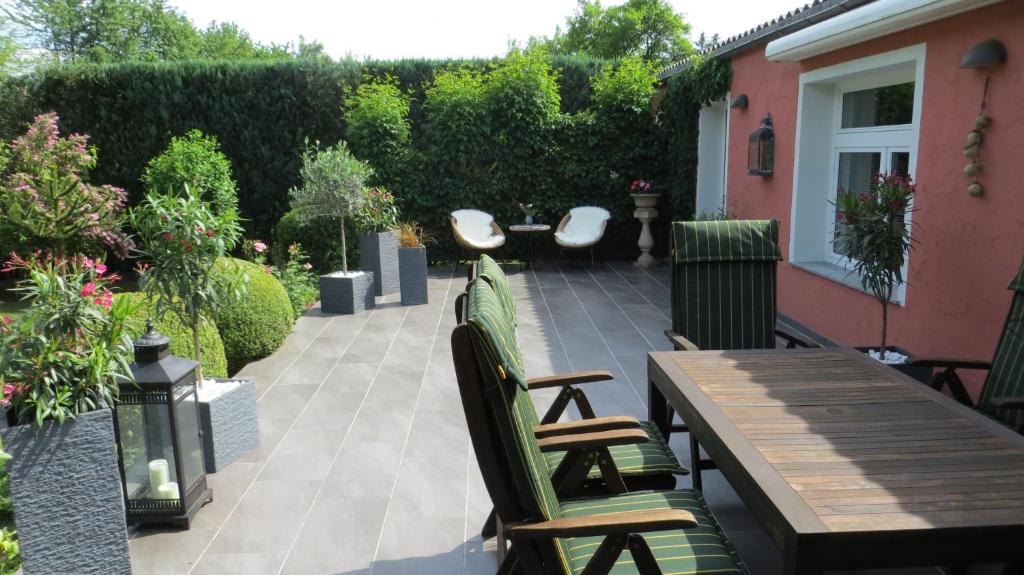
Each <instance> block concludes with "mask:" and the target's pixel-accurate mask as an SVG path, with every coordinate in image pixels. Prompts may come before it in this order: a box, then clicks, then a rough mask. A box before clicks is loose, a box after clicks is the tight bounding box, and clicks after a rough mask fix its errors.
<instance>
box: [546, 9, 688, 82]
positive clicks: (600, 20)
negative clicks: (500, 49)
mask: <svg viewBox="0 0 1024 575" xmlns="http://www.w3.org/2000/svg"><path fill="white" fill-rule="evenodd" d="M565 24H566V30H565V32H564V33H563V32H561V30H559V31H557V32H556V33H555V37H554V38H553V39H551V40H550V41H548V42H547V44H548V45H549V47H550V49H552V50H553V51H557V52H564V53H568V54H589V55H591V56H596V57H599V58H607V59H615V58H624V57H628V56H633V57H639V58H642V59H643V60H644V61H646V62H649V63H651V64H654V65H658V66H664V65H666V64H669V63H671V62H673V61H677V60H680V59H681V58H683V57H684V56H685V55H686V54H688V53H690V52H691V51H692V50H693V47H692V46H691V45H690V42H689V40H687V39H686V35H687V34H688V33H689V32H690V25H689V24H687V23H686V22H684V21H683V17H682V15H680V14H678V13H676V12H675V10H674V9H673V8H672V4H671V2H669V1H668V0H627V1H626V2H625V3H623V4H620V5H618V6H609V7H607V8H604V7H602V6H601V2H600V1H599V0H579V6H578V8H577V11H576V13H575V14H574V15H573V16H571V17H569V18H568V19H567V20H566V23H565Z"/></svg>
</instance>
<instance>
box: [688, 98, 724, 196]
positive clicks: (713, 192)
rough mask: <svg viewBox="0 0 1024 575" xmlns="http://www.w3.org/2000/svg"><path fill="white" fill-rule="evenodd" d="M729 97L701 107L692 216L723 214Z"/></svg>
mask: <svg viewBox="0 0 1024 575" xmlns="http://www.w3.org/2000/svg"><path fill="white" fill-rule="evenodd" d="M731 101H732V100H731V99H730V98H729V94H728V93H726V95H725V98H724V99H722V100H718V101H716V102H712V103H710V104H708V105H707V106H703V107H701V110H700V116H699V119H698V130H699V133H700V137H699V138H698V140H697V195H696V201H695V202H694V204H695V205H694V216H699V215H701V214H702V213H704V212H715V211H719V210H720V211H722V212H723V213H725V212H726V211H727V210H728V207H727V203H726V201H727V195H728V190H729V111H730V109H729V102H731Z"/></svg>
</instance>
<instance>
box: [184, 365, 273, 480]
mask: <svg viewBox="0 0 1024 575" xmlns="http://www.w3.org/2000/svg"><path fill="white" fill-rule="evenodd" d="M199 425H200V429H202V431H203V460H204V461H203V463H204V466H205V467H206V472H207V473H216V472H218V471H220V470H221V469H223V468H224V467H225V466H226V465H227V464H229V463H231V462H232V461H234V460H236V459H238V458H239V457H240V456H241V455H242V454H243V453H245V452H246V451H249V450H250V449H255V448H256V447H257V446H259V444H260V425H259V420H258V419H257V417H256V384H255V383H254V382H253V381H252V380H251V379H247V380H244V381H243V382H242V384H241V385H239V386H238V387H236V388H234V389H232V390H231V391H229V392H227V393H225V394H223V395H218V396H217V397H215V398H213V399H211V400H209V401H206V400H202V399H200V400H199Z"/></svg>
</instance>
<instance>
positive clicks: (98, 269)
mask: <svg viewBox="0 0 1024 575" xmlns="http://www.w3.org/2000/svg"><path fill="white" fill-rule="evenodd" d="M93 269H94V270H96V275H98V276H101V275H103V274H105V273H107V266H105V265H103V264H96V265H95V266H94V267H93Z"/></svg>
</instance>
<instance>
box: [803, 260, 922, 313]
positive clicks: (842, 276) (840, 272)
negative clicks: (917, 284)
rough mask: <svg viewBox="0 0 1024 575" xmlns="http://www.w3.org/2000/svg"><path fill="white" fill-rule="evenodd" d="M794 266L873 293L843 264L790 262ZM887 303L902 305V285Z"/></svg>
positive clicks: (862, 291) (855, 288)
mask: <svg viewBox="0 0 1024 575" xmlns="http://www.w3.org/2000/svg"><path fill="white" fill-rule="evenodd" d="M790 265H792V266H793V267H795V268H799V269H802V270H804V271H805V272H808V273H812V274H814V275H816V276H820V277H823V278H825V279H828V280H832V281H834V282H836V283H838V284H841V285H844V286H846V287H848V288H850V289H853V290H857V291H859V292H860V293H862V294H866V295H869V296H871V297H874V294H872V293H871V292H869V291H867V290H865V289H864V287H863V286H862V285H861V283H860V276H858V275H857V274H856V272H854V271H852V270H848V269H846V268H844V267H843V266H839V265H836V264H833V263H830V262H790ZM893 291H894V293H893V295H892V297H891V298H889V303H894V304H897V305H904V299H905V297H906V296H905V291H904V289H903V286H897V287H896V289H895V290H893Z"/></svg>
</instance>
